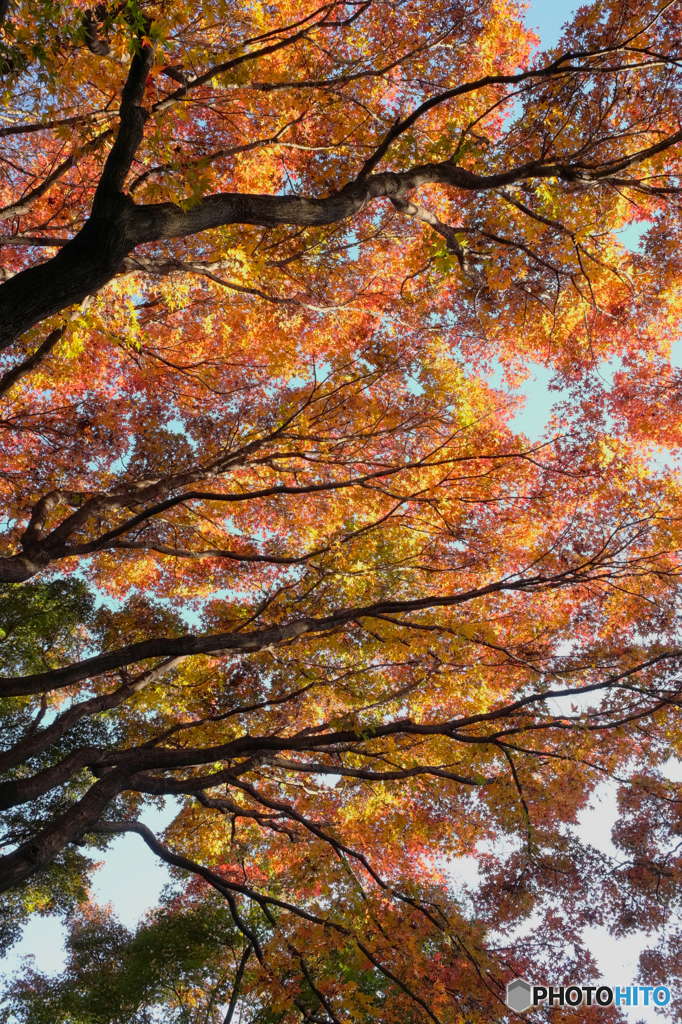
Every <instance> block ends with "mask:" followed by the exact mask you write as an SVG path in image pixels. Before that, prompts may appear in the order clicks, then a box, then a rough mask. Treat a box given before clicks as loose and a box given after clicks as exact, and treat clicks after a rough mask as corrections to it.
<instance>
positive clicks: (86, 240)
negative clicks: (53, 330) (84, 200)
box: [0, 195, 137, 349]
mask: <svg viewBox="0 0 682 1024" xmlns="http://www.w3.org/2000/svg"><path fill="white" fill-rule="evenodd" d="M102 206H103V207H104V209H101V210H100V211H98V215H97V216H93V217H92V218H91V219H90V220H89V221H88V222H87V223H86V224H85V226H84V227H83V230H82V231H80V232H79V233H78V234H77V235H76V237H75V238H74V239H72V240H71V241H70V242H69V243H68V244H67V245H65V246H64V247H63V248H62V249H60V250H59V252H58V253H57V255H56V256H54V257H53V258H52V259H51V260H48V261H47V262H45V263H40V264H38V266H35V267H29V269H28V270H24V271H23V272H22V273H21V274H16V275H15V276H14V277H11V278H10V279H9V281H6V282H5V284H3V285H2V287H1V288H0V349H4V348H7V346H8V345H11V344H12V342H13V341H15V340H16V339H17V338H19V337H21V335H22V334H24V333H25V332H26V331H28V330H30V329H31V327H34V326H35V325H36V324H38V323H40V322H41V321H42V320H45V319H46V317H48V316H52V315H53V314H54V313H59V312H60V311H61V310H63V309H67V308H68V307H69V306H72V305H74V304H75V303H77V302H82V301H83V299H84V298H85V297H86V295H90V294H91V293H92V292H95V291H97V289H98V288H102V287H103V286H104V285H105V284H106V283H107V281H110V280H111V279H112V277H113V276H114V275H115V274H116V271H117V270H118V268H119V267H120V265H121V262H122V260H123V259H124V257H125V256H127V255H128V253H130V252H131V251H132V250H133V249H134V248H135V245H136V244H137V238H136V236H135V233H134V224H133V220H134V205H133V203H132V200H130V199H129V198H128V197H127V196H124V195H115V196H112V197H111V198H109V199H107V200H106V203H105V204H102Z"/></svg>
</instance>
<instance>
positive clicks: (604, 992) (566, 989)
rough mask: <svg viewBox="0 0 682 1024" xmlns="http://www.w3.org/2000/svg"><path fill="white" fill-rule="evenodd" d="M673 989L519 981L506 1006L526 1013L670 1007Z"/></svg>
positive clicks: (510, 988) (512, 986)
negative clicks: (540, 1008)
mask: <svg viewBox="0 0 682 1024" xmlns="http://www.w3.org/2000/svg"><path fill="white" fill-rule="evenodd" d="M669 1002H670V989H668V988H666V986H665V985H628V986H627V987H626V988H621V987H620V985H616V987H615V988H611V986H610V985H557V986H554V985H529V984H528V982H527V981H524V980H523V978H516V979H515V980H514V981H510V982H509V984H508V985H507V1006H508V1007H509V1009H510V1010H516V1012H517V1013H525V1011H526V1010H532V1009H533V1008H534V1007H536V1006H541V1005H542V1004H543V1003H547V1004H548V1005H549V1006H611V1005H614V1006H667V1005H668V1003H669Z"/></svg>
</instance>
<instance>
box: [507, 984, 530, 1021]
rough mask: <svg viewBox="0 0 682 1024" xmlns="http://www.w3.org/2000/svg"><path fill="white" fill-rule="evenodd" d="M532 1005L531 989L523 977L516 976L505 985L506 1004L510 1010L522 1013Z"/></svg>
mask: <svg viewBox="0 0 682 1024" xmlns="http://www.w3.org/2000/svg"><path fill="white" fill-rule="evenodd" d="M532 1005H533V999H532V989H531V987H530V985H529V984H528V982H527V981H524V980H523V978H516V979H515V980H514V981H510V982H509V984H508V985H507V1006H508V1007H509V1009H510V1010H516V1012H517V1013H523V1011H524V1010H529V1009H530V1008H531V1006H532Z"/></svg>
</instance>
